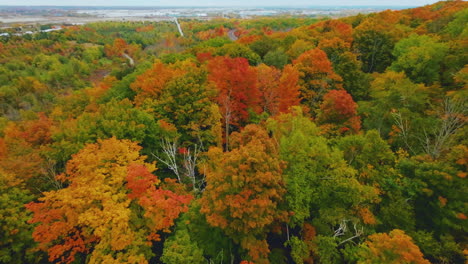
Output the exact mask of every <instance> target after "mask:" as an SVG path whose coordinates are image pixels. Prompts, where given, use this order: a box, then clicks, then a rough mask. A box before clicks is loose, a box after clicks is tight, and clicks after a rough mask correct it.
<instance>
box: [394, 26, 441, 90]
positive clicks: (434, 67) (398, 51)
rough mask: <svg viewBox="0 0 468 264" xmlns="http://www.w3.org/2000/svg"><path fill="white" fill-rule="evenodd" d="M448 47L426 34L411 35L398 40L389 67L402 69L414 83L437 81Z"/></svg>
mask: <svg viewBox="0 0 468 264" xmlns="http://www.w3.org/2000/svg"><path fill="white" fill-rule="evenodd" d="M447 51H448V47H447V46H446V45H445V44H444V43H439V42H438V41H437V39H434V38H431V37H430V36H427V35H422V36H419V35H411V36H409V37H408V38H405V39H402V40H400V41H399V42H398V43H397V44H396V45H395V48H394V50H393V56H395V58H396V60H395V61H394V62H393V63H392V65H391V66H390V69H392V70H393V71H396V72H400V71H404V72H405V74H406V76H408V77H409V78H410V79H411V80H412V81H413V82H415V83H425V84H432V83H433V82H435V81H438V80H439V79H440V78H439V72H440V66H441V62H442V60H443V58H444V57H445V54H446V52H447Z"/></svg>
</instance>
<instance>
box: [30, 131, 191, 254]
mask: <svg viewBox="0 0 468 264" xmlns="http://www.w3.org/2000/svg"><path fill="white" fill-rule="evenodd" d="M140 149H141V147H139V146H138V145H137V144H136V143H134V142H131V141H129V140H118V139H116V138H110V139H106V140H98V142H97V143H96V144H88V145H86V146H85V147H84V149H82V150H81V151H80V152H78V153H77V154H76V155H74V156H73V158H72V159H71V160H70V161H69V162H68V163H67V167H66V172H65V173H64V174H61V175H58V176H57V180H59V181H62V182H64V183H65V184H66V185H68V186H67V187H66V188H63V189H60V190H57V191H51V192H46V193H44V196H43V197H42V198H39V201H38V202H32V203H30V204H28V205H27V206H26V207H27V208H28V209H29V210H31V211H32V212H33V214H34V216H33V218H32V219H31V220H30V222H31V223H37V224H38V225H37V226H36V228H35V230H34V233H33V238H34V240H36V241H37V242H38V243H39V245H38V248H39V249H40V250H44V251H47V252H48V254H49V261H53V262H58V263H71V262H73V261H74V260H75V259H80V258H85V257H86V262H88V263H123V262H125V263H148V260H149V259H150V258H151V257H152V256H154V254H153V253H152V251H151V247H152V244H153V242H155V241H159V240H160V235H159V232H169V228H170V227H171V226H172V225H173V224H174V220H175V219H176V218H177V217H178V216H179V214H180V213H181V212H184V211H186V210H187V204H188V203H189V202H190V200H191V199H192V197H191V196H190V195H184V194H182V193H180V191H178V190H180V189H181V188H177V186H176V183H174V182H170V181H166V182H165V183H161V181H160V180H159V179H158V178H157V177H156V176H154V175H153V174H152V173H151V172H153V171H154V170H155V169H156V167H155V165H154V164H150V163H146V162H145V157H144V156H140V154H139V150H140ZM164 186H168V188H166V189H165V187H164ZM168 189H172V190H174V191H171V190H168Z"/></svg>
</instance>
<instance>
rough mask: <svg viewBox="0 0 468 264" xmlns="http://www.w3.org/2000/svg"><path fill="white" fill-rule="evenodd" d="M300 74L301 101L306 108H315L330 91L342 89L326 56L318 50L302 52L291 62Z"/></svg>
mask: <svg viewBox="0 0 468 264" xmlns="http://www.w3.org/2000/svg"><path fill="white" fill-rule="evenodd" d="M293 64H294V67H295V68H296V69H297V70H298V71H299V72H300V77H301V89H302V91H301V92H302V99H303V100H304V102H305V103H306V105H307V106H309V107H311V108H313V109H314V108H315V107H316V106H317V103H318V102H319V101H321V100H322V97H323V95H324V94H325V93H326V92H327V91H328V90H330V89H343V86H342V84H341V82H342V81H343V79H342V78H341V77H340V76H339V75H338V74H336V73H335V72H334V71H333V67H332V64H331V62H330V61H329V60H328V57H327V54H326V53H325V52H324V51H323V50H321V49H319V48H315V49H311V50H309V51H306V52H304V53H303V54H301V56H299V58H297V59H296V60H294V61H293Z"/></svg>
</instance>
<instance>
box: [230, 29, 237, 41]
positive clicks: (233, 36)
mask: <svg viewBox="0 0 468 264" xmlns="http://www.w3.org/2000/svg"><path fill="white" fill-rule="evenodd" d="M236 32H237V29H231V30H229V31H228V36H229V38H230V39H231V40H232V41H236V40H237V39H238V37H237V36H236Z"/></svg>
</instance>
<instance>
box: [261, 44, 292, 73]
mask: <svg viewBox="0 0 468 264" xmlns="http://www.w3.org/2000/svg"><path fill="white" fill-rule="evenodd" d="M288 59H289V58H288V55H287V54H286V53H285V52H284V50H283V49H281V48H277V49H276V50H270V51H269V52H268V53H267V54H265V57H264V58H263V62H264V63H265V64H266V65H269V66H275V67H276V68H278V69H282V68H283V67H284V66H285V65H286V64H287V63H288Z"/></svg>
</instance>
